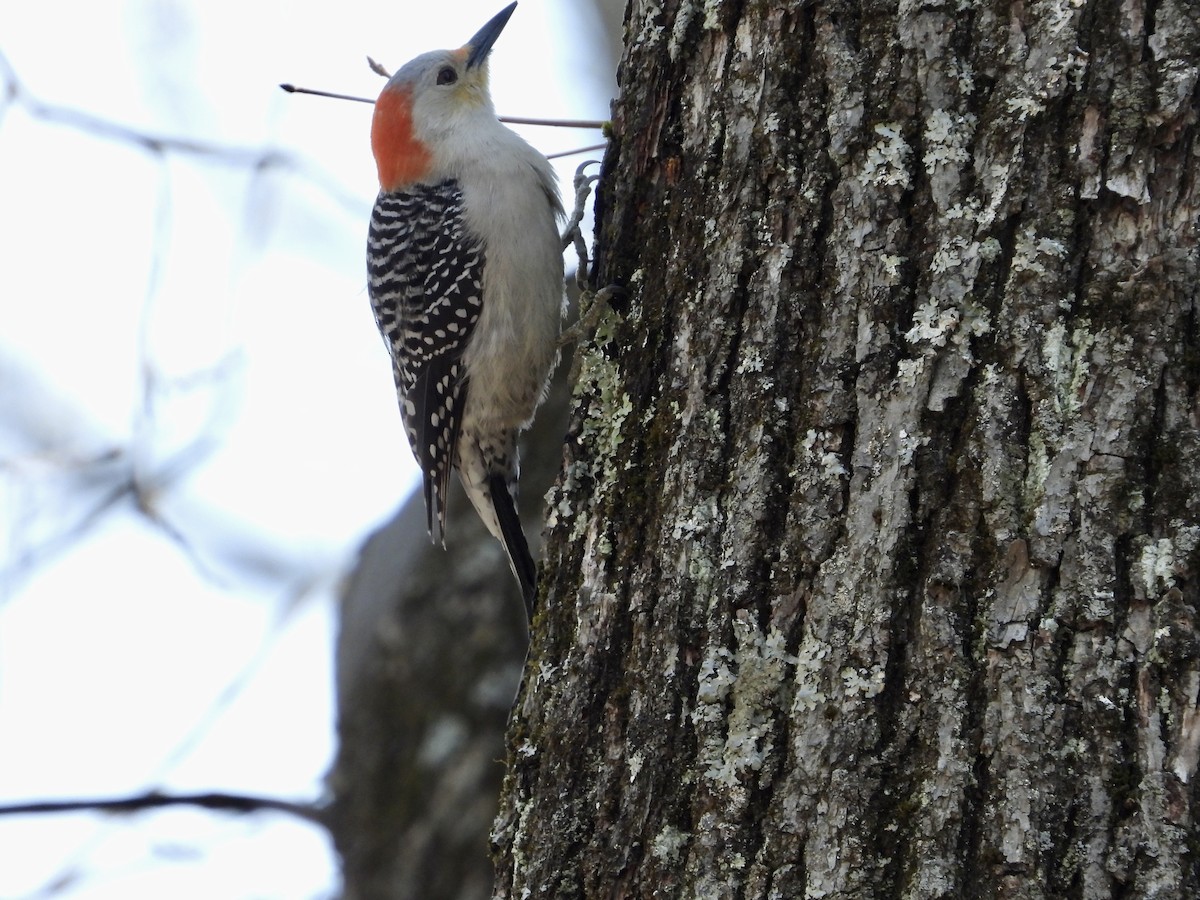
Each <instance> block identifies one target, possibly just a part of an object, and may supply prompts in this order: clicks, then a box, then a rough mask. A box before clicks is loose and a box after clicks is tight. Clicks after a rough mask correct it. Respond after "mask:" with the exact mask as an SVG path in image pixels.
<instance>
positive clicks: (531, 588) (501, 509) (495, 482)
mask: <svg viewBox="0 0 1200 900" xmlns="http://www.w3.org/2000/svg"><path fill="white" fill-rule="evenodd" d="M488 493H489V494H491V495H492V504H493V506H495V508H496V518H497V519H498V520H499V522H500V534H501V535H502V536H503V538H504V550H505V552H507V553H508V562H509V565H511V566H512V570H513V573H514V574H515V575H516V576H517V583H518V584H520V586H521V596H522V597H523V598H524V600H525V613H526V615H527V616H528V617H529V621H530V622H531V623H532V622H533V605H534V602H535V601H536V600H537V567H536V566H534V564H533V557H532V556H531V555H530V553H529V544H528V543H527V542H526V540H525V531H524V529H522V528H521V518H520V516H518V515H517V507H516V504H514V503H513V498H512V494H510V493H509V492H508V485H507V484H505V479H504V475H503V474H501V473H499V472H497V473H495V474H493V475H489V476H488Z"/></svg>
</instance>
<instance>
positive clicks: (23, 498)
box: [0, 0, 611, 900]
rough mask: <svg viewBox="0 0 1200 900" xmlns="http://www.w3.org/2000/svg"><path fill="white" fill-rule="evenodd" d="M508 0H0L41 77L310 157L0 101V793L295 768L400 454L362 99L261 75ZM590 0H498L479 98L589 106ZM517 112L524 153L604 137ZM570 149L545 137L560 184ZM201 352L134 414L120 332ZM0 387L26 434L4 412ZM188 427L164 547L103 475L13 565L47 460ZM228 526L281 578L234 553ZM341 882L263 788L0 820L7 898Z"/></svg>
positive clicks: (448, 28)
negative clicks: (262, 810)
mask: <svg viewBox="0 0 1200 900" xmlns="http://www.w3.org/2000/svg"><path fill="white" fill-rule="evenodd" d="M501 6H503V2H502V0H486V2H478V0H456V2H455V3H454V4H453V15H451V16H447V15H446V11H447V9H448V4H410V3H404V2H391V3H378V2H373V3H368V2H362V0H347V2H344V3H341V4H338V5H337V7H336V9H335V8H334V7H331V6H329V5H328V4H321V5H318V4H311V5H297V4H287V3H284V2H270V0H239V2H231V0H219V2H218V0H210V2H208V3H201V2H198V0H192V2H187V0H108V2H87V0H68V2H65V3H53V4H52V3H40V4H34V3H27V4H18V3H9V4H4V5H3V6H0V51H3V53H4V54H5V55H6V56H7V58H8V60H9V63H10V64H11V65H12V67H13V68H14V69H15V71H16V73H17V75H18V77H19V78H20V79H21V81H22V82H23V84H24V86H25V87H26V88H27V89H28V90H29V91H30V92H31V93H32V94H33V95H34V96H36V97H37V99H39V100H41V101H43V102H45V103H51V104H55V105H61V106H66V107H71V108H73V109H79V110H85V111H87V112H88V113H90V114H93V115H96V116H99V117H102V118H105V119H110V120H113V121H117V122H120V123H124V124H127V125H129V126H130V127H133V128H137V129H140V130H143V131H146V132H149V133H152V134H161V135H170V136H180V137H189V138H194V139H196V140H201V141H206V142H215V143H227V144H231V145H236V146H239V147H249V148H256V147H263V146H266V147H272V148H276V149H279V150H281V151H284V152H287V153H290V154H294V155H296V156H298V157H300V158H301V159H303V160H304V161H306V169H305V172H306V173H307V172H311V173H315V174H316V180H313V179H310V178H306V177H304V176H303V175H297V174H295V173H293V172H290V171H286V170H272V171H267V172H265V173H258V174H255V173H252V172H248V171H246V170H245V169H244V168H241V167H230V166H219V165H214V164H211V163H206V162H201V161H197V160H196V159H193V158H189V157H185V156H182V155H178V154H172V155H169V156H167V157H166V158H165V161H164V159H163V158H160V157H156V156H153V155H151V154H148V153H145V152H143V151H140V150H138V149H136V148H133V147H131V146H129V145H127V144H122V143H114V142H111V141H107V140H101V139H98V138H96V137H93V136H90V135H88V134H85V133H82V132H80V131H79V130H77V129H74V128H71V127H66V126H63V125H58V124H50V123H47V122H45V121H42V120H39V119H38V118H36V117H33V116H31V115H30V114H29V111H28V110H27V109H26V108H24V107H23V106H22V105H21V104H20V103H18V104H15V105H8V106H5V107H0V576H3V578H4V580H3V582H0V803H11V802H19V801H24V800H34V799H53V798H60V797H61V798H76V797H86V796H117V795H123V794H127V793H134V792H141V791H144V790H147V789H150V788H155V787H159V788H163V789H167V790H173V791H201V790H225V791H239V792H248V793H255V794H264V795H271V796H281V797H285V798H292V799H308V798H312V797H315V796H317V795H318V794H319V793H320V791H321V789H322V788H321V779H322V777H323V775H324V773H325V771H326V769H327V767H328V765H329V762H330V760H331V757H332V753H333V751H334V742H333V732H332V719H333V699H332V693H331V690H332V660H331V641H332V634H333V629H334V627H335V621H334V619H335V617H334V615H333V612H332V606H331V597H332V595H333V590H334V586H335V584H336V580H337V578H338V577H339V576H340V574H341V573H342V572H343V571H344V570H345V568H346V567H347V566H348V565H349V564H350V562H351V561H352V557H353V553H354V551H355V550H356V548H357V547H358V545H359V544H360V543H361V541H362V540H363V539H364V538H365V536H366V535H367V534H368V533H369V532H370V530H371V529H372V528H373V527H375V526H376V525H377V524H379V523H380V522H382V521H383V520H385V519H386V518H387V517H389V516H390V515H391V514H392V513H393V512H394V510H395V509H396V507H397V505H398V504H399V503H400V501H401V499H402V497H403V495H404V494H405V493H406V492H407V491H408V490H410V488H411V486H412V482H413V477H414V471H413V466H412V463H411V459H410V457H409V454H408V449H407V445H406V443H405V440H404V438H403V434H402V431H401V427H400V420H399V415H398V413H397V411H396V405H395V396H394V393H393V389H392V384H391V373H390V367H389V365H388V362H387V359H386V356H385V353H384V350H383V347H382V343H381V342H380V340H379V338H378V335H377V334H376V332H375V329H374V323H373V321H372V318H371V314H370V309H369V304H368V302H367V297H366V292H365V288H364V264H363V255H364V240H365V232H366V221H367V216H368V214H369V210H370V204H371V201H372V199H373V196H374V191H375V181H374V165H373V162H372V160H371V155H370V147H369V141H368V128H369V122H370V108H369V107H368V106H366V105H364V104H354V103H344V102H338V101H332V100H323V99H318V98H306V97H299V96H289V95H286V94H284V93H283V92H282V91H280V90H279V89H278V88H277V86H276V85H277V84H278V83H279V82H283V81H288V82H294V83H296V84H300V85H304V86H311V87H319V88H324V89H327V90H335V91H344V92H347V93H359V94H364V95H373V94H375V93H377V92H378V90H379V88H380V87H381V86H382V82H381V80H380V79H379V77H378V76H376V75H374V74H372V73H371V72H370V71H369V70H368V69H367V67H366V65H365V61H364V55H365V54H370V55H371V56H373V57H375V58H376V59H378V60H379V61H380V62H382V63H384V64H385V65H387V66H388V67H389V68H392V69H395V68H396V67H397V66H399V65H400V64H402V63H403V62H404V61H405V60H407V59H408V58H410V57H411V56H413V55H415V54H416V53H419V52H422V51H424V50H427V49H431V48H433V47H438V46H457V45H460V44H462V43H463V42H465V41H466V40H467V38H469V37H470V36H471V35H472V34H473V33H474V31H475V30H476V29H477V28H478V26H479V25H482V24H483V22H485V21H486V20H487V19H488V18H489V17H490V16H491V15H493V14H494V13H495V12H496V11H497V10H498V9H499V8H500V7H501ZM435 10H436V12H437V13H440V15H438V14H435V12H434V11H435ZM427 11H428V12H427ZM583 12H584V11H583V10H576V9H575V5H574V4H567V3H566V2H561V0H560V2H554V0H522V2H521V6H520V7H519V8H518V10H517V12H516V14H515V15H514V17H513V19H512V20H511V21H510V23H509V25H508V27H507V29H506V30H505V33H504V35H503V36H502V37H501V39H500V41H499V42H498V43H497V45H496V48H495V51H494V53H493V55H492V82H493V91H494V94H495V96H496V102H497V107H498V108H499V110H500V111H501V112H502V113H508V114H512V115H533V116H543V117H556V116H557V117H571V118H578V117H589V118H604V117H606V116H607V114H608V111H607V97H606V95H605V93H604V92H606V91H608V90H610V89H611V88H610V85H609V83H608V80H607V77H606V76H605V74H604V73H603V65H604V64H603V62H600V61H592V60H591V59H589V57H588V56H587V50H588V46H589V43H590V41H589V33H590V34H593V35H594V34H595V31H596V26H594V25H593V24H592V23H591V22H590V21H587V20H585V19H582V18H579V17H578V16H580V15H582V14H583ZM568 35H575V36H576V37H570V38H568V37H566V36H568ZM596 43H597V45H599V43H600V42H599V40H598V39H597V40H596ZM523 133H524V134H525V135H526V137H527V138H528V139H529V140H530V141H531V142H533V143H534V144H535V145H536V146H538V147H539V148H540V149H542V150H543V151H544V152H548V153H549V152H554V151H556V150H563V149H570V148H572V147H577V146H582V145H584V144H590V143H595V142H597V141H598V140H599V138H598V137H597V136H596V135H595V133H588V132H575V131H562V130H547V129H523ZM592 155H593V156H594V155H595V154H592ZM578 161H579V159H578V158H577V159H568V160H565V161H564V162H563V163H562V165H561V167H560V172H561V173H562V176H563V179H564V181H563V186H564V189H567V188H569V183H570V182H569V177H570V173H571V171H572V170H573V168H574V166H575V165H576V164H577V163H578ZM156 251H157V253H158V255H157V256H156ZM222 363H224V364H225V366H226V369H227V371H228V372H230V373H231V375H230V376H229V377H227V378H225V379H223V380H219V381H216V382H206V383H201V385H200V386H199V387H198V388H194V389H192V390H190V391H179V390H176V391H171V392H167V393H163V394H158V395H155V398H154V402H153V410H154V414H153V415H152V416H147V415H146V414H145V413H144V409H145V404H144V400H143V397H142V396H141V390H142V384H143V380H142V377H141V366H142V365H143V364H147V365H150V366H151V367H153V369H154V371H155V372H157V373H159V375H160V376H161V377H165V378H169V379H170V378H173V379H179V378H186V377H188V376H194V375H195V374H196V373H198V372H203V371H204V370H207V369H210V368H211V367H214V366H218V365H221V364H222ZM31 411H32V412H31ZM18 414H19V415H24V416H26V417H28V418H29V419H30V420H31V421H34V422H35V423H36V429H35V430H36V434H37V436H38V437H37V439H36V440H34V441H32V442H31V441H30V440H29V439H28V436H27V435H26V434H25V433H18V432H15V431H14V430H13V429H12V427H11V425H10V424H6V423H8V422H11V420H12V417H13V416H14V415H18ZM204 435H215V436H216V437H217V438H219V441H218V443H217V444H216V446H215V449H214V450H213V451H212V453H211V455H209V456H208V457H206V458H205V460H204V461H203V462H202V463H200V464H199V467H198V468H196V469H195V470H194V471H193V472H191V474H189V475H188V476H187V477H185V478H184V479H183V480H182V481H180V482H178V483H175V484H172V485H171V486H170V487H169V488H168V489H167V490H165V491H164V492H163V493H162V495H161V496H159V497H158V498H157V508H158V510H159V511H160V512H161V513H162V514H163V515H164V516H165V517H166V519H167V520H168V521H169V522H171V523H172V525H173V526H174V527H176V528H177V529H178V530H179V531H181V532H182V533H183V535H184V536H185V538H186V539H187V543H188V545H189V547H190V548H191V553H189V552H185V550H184V549H183V548H181V546H180V545H179V544H178V543H176V542H174V541H173V540H172V539H171V538H170V537H168V536H167V535H166V534H165V533H164V532H163V531H162V530H160V529H157V528H155V527H153V526H152V525H151V524H150V523H149V522H148V521H147V520H146V519H145V518H144V517H142V516H140V515H137V514H135V513H134V512H133V511H132V510H129V509H128V508H127V507H125V508H121V509H119V510H118V511H117V512H113V513H110V514H109V515H107V516H106V517H105V518H103V519H102V520H101V522H100V524H99V525H98V526H97V527H94V528H92V529H91V530H88V531H87V532H86V533H85V536H84V537H83V538H82V539H80V540H78V541H76V542H73V543H72V544H71V545H70V547H69V549H67V550H66V551H65V552H63V553H61V554H58V555H54V556H52V557H51V558H50V559H49V560H48V562H46V563H45V564H44V565H40V566H36V567H34V568H32V569H28V570H22V571H20V572H16V571H14V569H13V566H14V563H15V561H16V560H17V559H18V558H19V557H20V556H21V554H22V553H23V552H24V551H25V550H27V549H29V548H30V547H33V546H37V545H38V544H40V542H41V541H43V540H44V539H46V538H47V537H49V536H51V535H53V534H54V533H55V532H56V529H58V528H60V527H61V524H62V522H63V521H64V518H66V519H67V520H69V519H70V517H72V516H78V515H79V514H80V511H81V510H82V509H84V508H85V507H86V505H87V504H86V503H80V501H79V497H80V496H81V493H80V491H79V490H72V491H69V492H68V491H67V490H66V486H69V485H71V484H72V475H71V472H72V471H73V469H72V467H71V465H70V462H71V461H72V460H87V459H92V458H95V457H97V456H100V455H102V454H104V453H106V452H109V451H112V450H114V449H123V450H130V449H131V448H132V452H133V458H134V460H135V461H136V464H137V466H138V468H139V470H140V471H144V472H154V471H157V470H158V469H159V468H160V467H161V466H162V464H163V463H164V462H165V461H167V460H170V459H171V458H173V457H174V456H175V454H177V453H178V452H179V451H180V450H181V449H183V448H185V447H187V446H189V445H190V444H191V443H192V442H193V441H194V440H196V439H197V438H198V437H201V436H204ZM82 496H84V497H91V498H93V499H94V494H91V495H89V494H87V493H86V491H85V492H83V494H82ZM231 549H232V550H235V551H245V552H246V553H247V554H248V555H256V554H257V556H258V558H261V557H263V556H265V557H266V558H267V562H269V563H272V562H273V563H276V564H279V565H280V566H282V567H283V568H284V569H285V570H286V571H287V572H288V573H289V577H290V579H291V580H292V583H285V581H284V580H281V579H280V578H272V577H269V576H268V575H263V576H261V577H256V578H249V577H247V576H246V575H245V573H244V571H242V570H241V569H239V568H237V567H232V566H230V565H229V563H228V559H229V558H230V557H229V551H230V550H231ZM193 554H194V556H195V557H196V558H198V559H199V561H200V563H201V566H202V567H203V568H204V569H206V570H207V575H208V577H204V576H203V575H201V574H200V573H199V572H198V568H197V565H196V560H195V559H194V558H193ZM297 582H298V583H297ZM226 701H228V702H226ZM55 879H61V880H63V881H64V882H65V883H64V884H62V885H61V886H59V888H58V889H57V890H56V889H55V888H54V885H53V884H52V882H53V881H54V880H55ZM336 882H337V876H336V867H335V860H334V857H333V854H332V850H331V848H330V847H329V846H328V844H327V842H326V840H325V837H324V835H323V833H321V832H320V831H319V830H317V829H315V828H311V827H308V826H305V825H303V824H301V823H297V822H294V821H292V820H290V819H287V818H285V817H280V816H265V815H264V816H257V817H253V818H236V817H229V816H223V815H218V814H211V813H206V812H202V811H195V810H172V811H167V812H162V813H156V814H143V815H141V816H137V817H126V818H103V817H97V816H93V815H82V814H81V815H70V816H44V817H22V818H0V900H17V898H33V897H46V896H54V897H68V898H74V900H82V898H88V900H100V898H121V900H138V898H143V897H146V898H149V897H154V898H161V897H166V896H170V897H173V898H179V897H203V898H217V897H220V898H242V897H245V898H250V897H255V898H268V897H270V898H275V897H279V898H305V897H323V896H329V895H330V894H331V892H332V891H333V890H334V889H335V888H336Z"/></svg>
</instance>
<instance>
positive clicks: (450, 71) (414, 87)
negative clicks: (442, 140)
mask: <svg viewBox="0 0 1200 900" xmlns="http://www.w3.org/2000/svg"><path fill="white" fill-rule="evenodd" d="M467 55H468V48H467V47H463V48H461V49H459V50H434V51H431V52H429V53H423V54H421V55H420V56H418V57H417V58H416V59H414V60H412V61H411V62H408V63H405V65H404V66H403V67H402V68H401V69H400V70H399V71H398V72H396V74H395V75H393V76H392V79H391V82H390V84H389V87H395V88H400V89H407V90H409V91H411V96H412V110H413V128H414V131H415V132H416V133H417V135H418V136H420V137H423V138H424V139H425V140H427V141H436V139H437V136H438V135H439V133H440V132H442V131H444V130H445V128H446V127H447V126H448V125H449V124H450V123H451V122H453V121H454V120H455V119H458V118H460V117H461V116H463V115H464V114H469V113H473V112H476V111H478V110H480V109H489V110H490V107H491V100H490V99H489V97H488V89H487V84H488V75H487V62H486V60H485V61H484V62H482V63H480V64H478V65H475V66H472V67H470V68H468V67H467Z"/></svg>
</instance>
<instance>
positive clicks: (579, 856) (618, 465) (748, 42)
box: [493, 0, 1200, 900]
mask: <svg viewBox="0 0 1200 900" xmlns="http://www.w3.org/2000/svg"><path fill="white" fill-rule="evenodd" d="M786 6H787V8H781V5H780V4H778V3H774V2H758V0H744V2H733V0H726V2H721V0H716V2H707V3H704V4H701V3H698V2H691V0H664V2H655V0H633V2H632V4H631V6H630V8H629V11H628V14H627V16H628V21H627V40H626V49H625V54H624V58H623V61H622V66H621V71H620V76H619V81H620V96H619V98H618V100H617V102H616V105H615V109H614V121H613V128H614V137H613V140H612V144H611V147H610V151H609V155H608V158H607V161H606V167H605V175H604V180H603V182H602V190H601V194H600V201H601V202H600V209H599V223H600V224H599V232H598V234H599V260H600V264H599V266H598V270H597V271H596V273H595V281H596V283H597V284H607V283H610V282H616V283H620V284H623V285H625V286H626V287H627V288H628V297H627V299H626V300H625V301H623V302H619V303H617V304H616V309H615V311H614V312H613V314H612V315H610V316H609V317H608V318H607V319H605V320H604V322H603V323H602V325H601V327H600V328H599V330H598V332H597V335H596V337H595V339H594V340H593V341H592V342H591V343H590V345H588V346H586V347H584V348H582V349H581V353H582V354H583V355H582V356H581V358H580V360H579V379H578V383H577V384H576V386H575V400H574V402H575V406H574V413H573V417H572V423H571V427H570V431H569V434H568V458H567V461H566V465H565V468H564V470H563V472H562V474H561V476H560V480H559V483H558V485H557V488H556V490H555V493H554V495H553V496H552V502H551V506H550V510H549V515H550V523H549V530H548V535H547V541H548V544H547V552H546V568H545V573H544V589H543V595H542V599H541V605H540V608H539V615H538V618H537V620H536V623H535V629H534V643H533V647H532V650H531V653H530V658H529V661H528V663H527V666H526V672H525V679H524V681H523V686H522V693H521V696H520V698H519V700H518V705H517V708H516V710H515V712H514V719H513V721H512V723H511V726H510V731H509V754H508V774H507V778H506V784H505V794H504V797H503V799H502V809H501V815H500V818H499V819H498V820H497V825H496V828H495V831H494V833H493V840H494V843H495V851H496V856H497V860H498V869H499V871H498V879H497V884H496V888H495V896H496V897H497V898H514V900H516V898H524V897H564V898H565V897H588V898H591V897H605V898H611V897H622V898H625V897H651V896H654V897H697V898H721V897H738V898H768V897H772V898H792V897H795V898H800V897H864V898H874V897H900V896H903V897H1031V898H1032V897H1116V896H1122V897H1186V896H1200V871H1198V864H1197V852H1200V833H1198V831H1197V825H1196V812H1197V809H1196V807H1197V794H1196V788H1195V776H1196V767H1197V758H1198V755H1200V714H1198V709H1197V695H1198V691H1200V654H1198V648H1200V640H1198V635H1197V623H1196V617H1197V604H1198V602H1200V586H1198V585H1200V581H1198V571H1197V570H1198V566H1200V554H1198V550H1197V548H1198V546H1200V522H1198V515H1197V513H1198V510H1197V506H1198V505H1200V402H1198V394H1200V324H1198V315H1197V276H1198V275H1200V265H1198V257H1197V250H1196V226H1197V212H1198V210H1200V193H1198V191H1200V188H1198V185H1200V178H1198V176H1200V162H1198V158H1197V155H1198V153H1200V148H1198V147H1197V142H1196V119H1197V115H1196V114H1197V107H1198V99H1197V98H1198V93H1197V70H1198V65H1200V21H1198V19H1200V13H1198V8H1197V6H1196V5H1195V4H1194V3H1189V2H1186V0H1161V2H1143V0H1047V2H1036V3H1021V2H1003V0H958V2H955V3H946V2H940V0H932V2H922V3H916V2H911V0H902V2H900V3H899V4H898V5H897V4H896V3H889V2H877V3H843V2H825V3H801V4H787V5H786Z"/></svg>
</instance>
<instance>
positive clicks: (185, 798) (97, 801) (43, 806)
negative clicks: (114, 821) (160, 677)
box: [0, 791, 328, 827]
mask: <svg viewBox="0 0 1200 900" xmlns="http://www.w3.org/2000/svg"><path fill="white" fill-rule="evenodd" d="M167 806H198V807H200V808H201V809H211V810H214V811H219V812H232V813H239V814H245V813H254V812H281V813H287V814H288V815H292V816H296V817H297V818H300V819H303V820H305V821H306V822H312V823H313V824H315V825H320V826H322V827H328V824H327V818H328V816H327V812H326V809H325V807H323V806H320V805H318V804H316V803H299V802H296V801H292V800H281V799H279V798H277V797H257V796H254V795H252V794H226V793H221V792H209V793H204V794H163V793H159V792H158V791H150V792H148V793H145V794H135V795H133V796H131V797H94V798H90V799H80V800H37V801H32V802H30V803H7V804H0V816H27V815H45V814H50V813H68V812H108V813H136V812H141V811H143V810H147V809H162V808H163V807H167Z"/></svg>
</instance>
